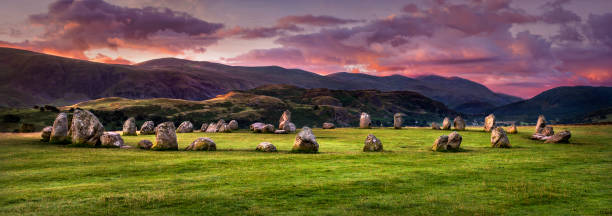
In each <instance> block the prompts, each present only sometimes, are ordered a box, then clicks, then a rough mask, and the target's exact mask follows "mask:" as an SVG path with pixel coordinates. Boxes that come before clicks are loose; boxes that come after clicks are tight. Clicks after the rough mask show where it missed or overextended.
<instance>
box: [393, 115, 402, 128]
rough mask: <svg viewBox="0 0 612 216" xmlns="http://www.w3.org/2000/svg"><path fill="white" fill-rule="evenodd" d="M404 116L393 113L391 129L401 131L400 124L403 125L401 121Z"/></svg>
mask: <svg viewBox="0 0 612 216" xmlns="http://www.w3.org/2000/svg"><path fill="white" fill-rule="evenodd" d="M403 116H404V115H403V114H401V113H395V115H393V128H395V129H401V128H402V124H403V123H404V120H403V119H402V117H403Z"/></svg>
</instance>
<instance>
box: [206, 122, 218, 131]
mask: <svg viewBox="0 0 612 216" xmlns="http://www.w3.org/2000/svg"><path fill="white" fill-rule="evenodd" d="M206 133H217V124H216V123H214V122H211V123H210V124H208V128H206Z"/></svg>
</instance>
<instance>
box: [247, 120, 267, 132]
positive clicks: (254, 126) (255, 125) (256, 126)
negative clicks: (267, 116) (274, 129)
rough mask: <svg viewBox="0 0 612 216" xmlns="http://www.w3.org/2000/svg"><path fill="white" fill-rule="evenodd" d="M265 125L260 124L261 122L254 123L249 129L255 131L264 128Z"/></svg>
mask: <svg viewBox="0 0 612 216" xmlns="http://www.w3.org/2000/svg"><path fill="white" fill-rule="evenodd" d="M265 125H266V124H264V123H261V122H255V123H253V124H251V126H249V129H251V131H255V129H256V128H260V127H263V126H265Z"/></svg>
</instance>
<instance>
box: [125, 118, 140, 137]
mask: <svg viewBox="0 0 612 216" xmlns="http://www.w3.org/2000/svg"><path fill="white" fill-rule="evenodd" d="M136 135H137V134H136V119H134V117H130V118H128V119H127V120H125V122H124V123H123V136H136Z"/></svg>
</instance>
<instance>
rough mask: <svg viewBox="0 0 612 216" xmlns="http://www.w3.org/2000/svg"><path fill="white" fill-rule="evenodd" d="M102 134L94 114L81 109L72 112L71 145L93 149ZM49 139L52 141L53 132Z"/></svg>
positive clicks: (100, 126)
mask: <svg viewBox="0 0 612 216" xmlns="http://www.w3.org/2000/svg"><path fill="white" fill-rule="evenodd" d="M103 133H104V126H102V123H100V120H98V118H97V117H96V116H95V115H94V114H92V113H91V112H89V111H87V110H82V109H77V110H75V111H74V114H73V116H72V124H71V125H70V138H71V140H72V144H73V145H82V146H90V147H95V146H96V145H98V144H99V143H100V136H102V134H103ZM51 139H53V132H52V134H51Z"/></svg>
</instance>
